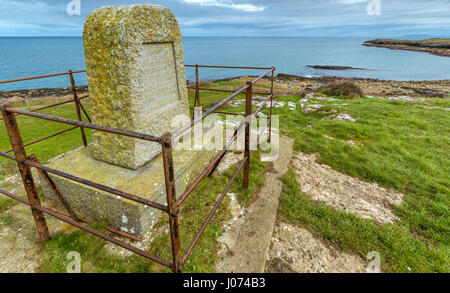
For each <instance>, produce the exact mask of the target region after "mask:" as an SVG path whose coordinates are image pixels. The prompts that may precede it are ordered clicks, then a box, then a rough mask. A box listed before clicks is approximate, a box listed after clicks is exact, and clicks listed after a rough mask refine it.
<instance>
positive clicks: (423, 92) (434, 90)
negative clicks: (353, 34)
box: [0, 73, 450, 104]
mask: <svg viewBox="0 0 450 293" xmlns="http://www.w3.org/2000/svg"><path fill="white" fill-rule="evenodd" d="M247 79H248V76H240V77H231V78H224V79H216V80H208V81H206V82H211V83H213V82H220V81H230V80H242V81H246V80H247ZM344 81H350V82H353V83H355V84H356V85H358V86H359V87H360V88H361V89H362V90H363V92H364V94H365V95H370V96H379V97H396V96H402V95H405V96H410V97H440V98H450V79H446V80H429V81H395V80H379V79H372V78H345V77H337V76H322V77H312V78H309V77H304V76H297V75H291V74H284V73H280V74H278V75H277V76H276V79H275V84H276V89H277V90H278V93H280V94H281V93H286V94H287V91H286V90H292V92H293V94H295V93H296V91H297V92H298V91H304V92H312V91H316V90H317V89H318V88H319V87H321V86H323V85H326V84H329V83H333V82H344ZM262 82H263V83H264V84H265V83H267V85H269V84H270V80H269V79H264V80H263V81H262ZM77 92H78V93H79V95H82V94H85V93H87V92H88V87H87V86H80V87H77ZM72 97H73V96H72V90H71V88H67V87H66V88H43V89H30V90H17V91H0V104H4V103H26V101H27V99H28V100H33V102H36V101H40V100H58V101H61V100H64V99H71V98H72Z"/></svg>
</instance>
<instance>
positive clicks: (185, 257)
mask: <svg viewBox="0 0 450 293" xmlns="http://www.w3.org/2000/svg"><path fill="white" fill-rule="evenodd" d="M247 159H248V158H244V160H243V161H242V163H241V165H240V166H239V168H238V169H237V171H236V172H235V173H234V175H233V177H232V178H231V180H230V182H229V183H228V185H227V187H226V188H225V190H224V191H223V192H222V194H221V195H220V197H219V199H218V200H217V202H216V204H215V205H214V207H213V209H212V210H211V212H210V213H209V215H208V217H207V218H206V220H205V222H204V223H203V225H202V227H201V228H200V231H198V233H197V235H196V236H195V238H194V240H193V241H192V243H191V245H189V248H188V250H187V251H186V254H185V255H184V256H183V260H182V263H184V262H185V261H186V259H187V258H188V257H189V255H190V254H191V252H192V249H193V248H194V246H195V245H196V244H197V242H198V240H199V239H200V237H201V236H202V234H203V232H204V231H205V228H206V226H207V225H208V224H209V222H210V221H211V219H212V217H213V216H214V214H215V213H216V211H217V209H218V208H219V205H220V204H221V203H222V201H223V199H224V197H225V195H226V194H227V192H228V191H229V190H230V188H231V185H233V182H234V181H235V180H236V177H237V176H238V174H239V172H241V170H242V167H244V164H245V162H246V161H247Z"/></svg>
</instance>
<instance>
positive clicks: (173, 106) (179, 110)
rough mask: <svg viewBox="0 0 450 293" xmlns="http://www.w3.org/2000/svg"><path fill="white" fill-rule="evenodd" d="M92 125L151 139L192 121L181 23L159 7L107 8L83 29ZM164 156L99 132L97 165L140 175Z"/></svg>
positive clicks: (149, 146)
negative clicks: (181, 120)
mask: <svg viewBox="0 0 450 293" xmlns="http://www.w3.org/2000/svg"><path fill="white" fill-rule="evenodd" d="M84 46H85V55H86V66H87V75H88V83H89V92H90V95H91V97H92V98H93V102H92V118H93V122H94V123H96V124H100V125H105V126H110V127H115V128H120V129H127V130H133V131H137V132H143V133H147V134H152V135H158V136H159V135H162V134H163V133H165V132H170V131H172V130H174V129H173V127H172V126H171V125H170V124H171V123H170V121H171V119H172V118H173V117H174V116H176V115H179V114H182V115H188V114H189V112H188V94H187V88H186V76H185V69H184V57H183V48H182V45H181V33H180V29H179V25H178V22H177V20H176V18H175V16H174V15H173V14H172V12H171V11H170V10H169V9H167V8H164V7H162V6H158V5H149V4H142V5H128V6H109V7H102V8H99V9H97V10H95V11H93V12H92V13H91V14H90V15H89V16H88V18H87V20H86V23H85V27H84ZM159 152H161V147H160V145H158V144H157V143H152V142H146V141H142V140H137V139H133V138H129V137H125V136H118V135H112V134H109V133H105V132H97V131H95V132H94V135H93V147H92V155H93V156H94V158H96V159H97V160H101V161H104V162H108V163H112V164H115V165H119V166H123V167H126V168H130V169H137V168H138V167H140V166H143V165H144V164H145V163H146V162H148V161H150V160H151V159H152V158H153V157H154V156H155V155H157V154H158V153H159Z"/></svg>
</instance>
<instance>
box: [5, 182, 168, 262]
mask: <svg viewBox="0 0 450 293" xmlns="http://www.w3.org/2000/svg"><path fill="white" fill-rule="evenodd" d="M0 193H2V194H4V195H6V196H8V197H10V198H12V199H15V200H17V201H19V202H21V203H23V204H26V205H28V206H31V205H30V202H29V201H28V200H26V199H23V198H21V197H19V196H17V195H15V194H12V193H10V192H8V191H6V190H3V189H0ZM34 208H35V209H38V210H40V211H41V212H44V213H46V214H49V215H51V216H53V217H55V218H57V219H58V220H61V221H63V222H66V223H68V224H70V225H72V226H75V227H77V228H79V229H81V230H84V231H86V232H88V233H91V234H93V235H95V236H97V237H100V238H102V239H104V240H106V241H109V242H111V243H113V244H115V245H118V246H120V247H122V248H125V249H127V250H130V251H132V252H134V253H136V254H139V255H140V256H143V257H145V258H147V259H149V260H152V261H154V262H157V263H159V264H161V265H163V266H166V267H169V268H171V267H172V266H173V265H172V264H171V263H170V262H168V261H166V260H164V259H161V258H159V257H157V256H154V255H152V254H150V253H148V252H146V251H144V250H142V249H139V248H137V247H134V246H132V245H130V244H128V243H125V242H122V241H120V240H117V239H115V238H112V237H110V236H108V235H106V234H103V233H101V232H99V231H97V230H95V229H93V228H91V227H88V226H85V225H83V224H80V223H78V222H76V221H74V220H73V219H71V218H69V217H67V216H64V215H62V214H60V213H59V212H56V211H54V210H52V209H49V208H45V207H42V206H35V207H34Z"/></svg>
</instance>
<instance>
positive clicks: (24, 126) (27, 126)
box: [0, 101, 92, 180]
mask: <svg viewBox="0 0 450 293" xmlns="http://www.w3.org/2000/svg"><path fill="white" fill-rule="evenodd" d="M51 103H52V104H53V103H55V102H54V101H53V102H51ZM47 104H49V102H39V103H30V105H31V106H35V105H47ZM14 106H15V107H20V106H24V105H14ZM39 113H42V114H48V115H52V116H58V117H62V118H68V119H73V120H77V115H76V111H75V106H74V105H73V104H67V105H63V106H59V107H55V108H50V109H45V110H42V111H39ZM83 119H86V118H85V117H84V116H83ZM85 121H86V120H85ZM0 123H1V125H2V126H1V127H0V150H1V151H6V150H9V149H10V148H11V143H10V141H9V137H8V134H7V132H6V129H5V127H4V122H3V121H0ZM17 123H18V124H19V129H20V134H21V135H22V140H23V142H24V143H27V142H30V141H33V140H36V139H39V138H42V137H45V136H48V135H51V134H53V133H56V132H59V131H62V130H64V129H68V128H70V127H71V126H70V125H67V124H62V123H57V122H52V121H46V120H42V119H37V118H33V117H26V116H23V115H21V116H18V117H17ZM85 132H86V137H87V139H88V141H90V140H91V133H92V132H91V131H90V129H85ZM82 144H83V142H82V139H81V133H80V130H79V129H74V130H72V131H69V132H66V133H64V134H61V135H59V136H56V137H53V138H50V139H48V140H45V141H41V142H39V143H36V144H34V145H30V146H28V147H26V152H27V154H32V153H34V154H35V155H36V156H37V158H38V159H39V160H40V161H41V162H42V163H45V162H46V161H47V160H48V159H51V158H53V157H55V156H57V155H60V154H63V153H65V152H67V151H70V150H72V149H74V148H77V147H79V146H81V145H82ZM12 174H17V171H16V163H15V162H13V161H11V160H8V159H5V158H0V180H2V179H4V178H6V177H8V176H11V175H12Z"/></svg>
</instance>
